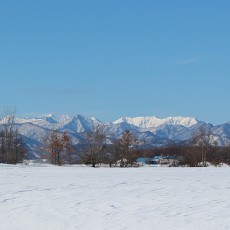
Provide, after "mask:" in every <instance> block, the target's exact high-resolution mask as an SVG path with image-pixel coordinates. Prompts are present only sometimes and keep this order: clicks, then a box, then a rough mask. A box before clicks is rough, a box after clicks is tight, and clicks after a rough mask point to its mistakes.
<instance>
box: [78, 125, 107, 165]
mask: <svg viewBox="0 0 230 230" xmlns="http://www.w3.org/2000/svg"><path fill="white" fill-rule="evenodd" d="M84 137H85V141H84V143H83V145H84V148H83V151H82V152H81V153H78V156H79V157H80V158H81V159H82V161H83V162H84V163H90V164H92V167H96V165H98V164H99V163H102V162H104V161H105V154H106V133H105V126H104V125H101V124H99V125H97V126H96V127H94V128H93V129H92V130H91V131H87V132H85V133H84Z"/></svg>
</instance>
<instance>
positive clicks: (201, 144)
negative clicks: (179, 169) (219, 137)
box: [193, 126, 214, 167]
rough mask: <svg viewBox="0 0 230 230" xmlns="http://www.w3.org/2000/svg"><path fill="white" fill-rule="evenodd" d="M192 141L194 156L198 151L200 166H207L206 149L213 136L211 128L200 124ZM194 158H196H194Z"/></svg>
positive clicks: (210, 144)
mask: <svg viewBox="0 0 230 230" xmlns="http://www.w3.org/2000/svg"><path fill="white" fill-rule="evenodd" d="M193 143H194V147H195V152H194V154H193V155H194V157H195V158H197V155H196V153H197V152H199V153H200V157H201V162H202V166H203V167H206V166H207V151H208V148H209V147H210V146H212V144H213V143H214V142H213V136H212V132H211V130H209V129H207V128H206V127H205V126H201V127H200V128H199V130H198V132H197V133H195V134H194V136H193ZM194 160H196V159H194Z"/></svg>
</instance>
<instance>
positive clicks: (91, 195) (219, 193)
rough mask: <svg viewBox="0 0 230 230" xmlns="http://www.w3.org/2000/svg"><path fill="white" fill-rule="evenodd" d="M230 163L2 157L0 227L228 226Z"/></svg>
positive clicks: (100, 229) (143, 227) (206, 227)
mask: <svg viewBox="0 0 230 230" xmlns="http://www.w3.org/2000/svg"><path fill="white" fill-rule="evenodd" d="M229 174H230V168H229V167H228V168H227V167H226V168H160V167H142V168H128V169H120V168H112V169H110V168H95V169H94V168H90V167H55V166H47V167H44V166H42V167H36V166H22V165H18V166H7V165H0V223H1V224H0V226H1V227H0V228H1V229H4V230H8V229H14V230H15V229H19V230H21V229H23V230H24V229H33V230H34V229H35V230H36V229H42V230H44V229H47V230H48V229H49V230H52V229H54V230H58V229H68V230H69V229H84V230H85V229H86V230H87V229H90V230H91V229H99V230H103V229H104V230H108V229H142V230H143V229H145V230H146V229H167V230H168V229H170V230H174V229H181V230H182V229H183V230H187V229H191V230H194V229H208V230H212V229H213V230H214V229H215V230H216V229H218V230H221V229H225V230H226V229H230V199H229V194H230V177H229Z"/></svg>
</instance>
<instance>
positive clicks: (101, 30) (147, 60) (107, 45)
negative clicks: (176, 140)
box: [0, 0, 230, 124]
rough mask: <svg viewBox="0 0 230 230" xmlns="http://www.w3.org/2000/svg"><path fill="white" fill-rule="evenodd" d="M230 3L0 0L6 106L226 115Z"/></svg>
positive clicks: (113, 115) (29, 111)
mask: <svg viewBox="0 0 230 230" xmlns="http://www.w3.org/2000/svg"><path fill="white" fill-rule="evenodd" d="M229 12H230V1H228V0H226V1H225V0H220V1H214V0H199V1H198V0H186V1H184V0H174V1H172V0H151V1H150V0H143V1H139V0H138V1H137V0H97V1H95V0H91V1H90V0H78V1H75V0H69V1H63V0H40V1H37V0H27V1H26V0H20V1H18V0H14V1H13V0H7V1H0V35H1V36H0V79H1V90H0V109H2V110H3V109H4V107H6V106H12V107H13V106H14V107H16V108H17V113H18V115H19V116H33V115H38V114H45V113H57V114H66V113H67V114H77V113H80V114H85V115H89V116H91V115H92V116H95V117H97V118H98V119H101V120H103V121H112V120H115V119H117V118H119V117H122V116H153V115H155V116H158V117H167V116H195V117H197V118H198V119H199V120H205V121H207V122H210V123H214V124H220V123H224V122H227V121H230V106H229V99H230V90H229V88H230V45H229V42H230V23H229V22H230V14H229Z"/></svg>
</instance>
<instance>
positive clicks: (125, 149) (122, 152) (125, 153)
mask: <svg viewBox="0 0 230 230" xmlns="http://www.w3.org/2000/svg"><path fill="white" fill-rule="evenodd" d="M137 145H138V140H137V139H136V138H135V136H134V135H133V134H132V133H131V132H130V131H129V130H126V131H125V132H124V134H123V135H122V137H121V138H120V139H118V140H117V141H116V142H115V148H116V154H117V155H119V156H120V166H121V167H128V166H133V165H134V163H135V160H136V154H135V151H134V149H135V147H136V146H137Z"/></svg>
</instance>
